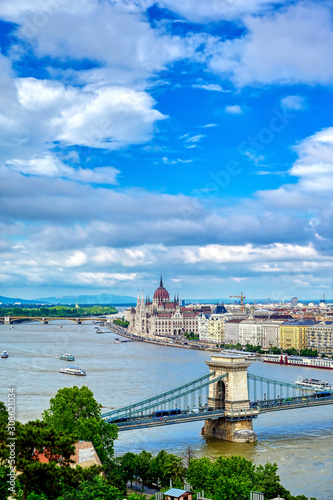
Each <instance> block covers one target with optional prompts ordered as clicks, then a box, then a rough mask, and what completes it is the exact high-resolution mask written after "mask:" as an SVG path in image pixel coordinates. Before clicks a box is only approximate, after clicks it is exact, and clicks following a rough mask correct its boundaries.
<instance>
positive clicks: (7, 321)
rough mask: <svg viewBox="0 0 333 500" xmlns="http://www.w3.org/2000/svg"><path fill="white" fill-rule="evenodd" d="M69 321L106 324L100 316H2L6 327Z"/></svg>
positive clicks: (2, 321)
mask: <svg viewBox="0 0 333 500" xmlns="http://www.w3.org/2000/svg"><path fill="white" fill-rule="evenodd" d="M59 320H67V321H74V323H76V324H77V325H80V324H81V323H82V322H84V321H98V322H99V323H106V322H107V319H106V318H100V317H99V316H84V317H78V316H70V317H69V316H68V317H67V316H63V317H62V316H54V317H53V316H45V317H43V316H0V323H3V324H4V325H11V324H13V323H21V322H22V321H39V322H40V323H42V324H43V325H47V324H48V323H49V322H50V321H59Z"/></svg>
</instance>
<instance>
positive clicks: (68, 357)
mask: <svg viewBox="0 0 333 500" xmlns="http://www.w3.org/2000/svg"><path fill="white" fill-rule="evenodd" d="M59 359H63V360H64V361H75V358H74V356H73V354H60V358H59Z"/></svg>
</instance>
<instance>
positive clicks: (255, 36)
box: [206, 2, 333, 86]
mask: <svg viewBox="0 0 333 500" xmlns="http://www.w3.org/2000/svg"><path fill="white" fill-rule="evenodd" d="M244 23H245V26H246V28H247V30H248V33H247V34H246V35H245V36H243V37H242V38H236V39H233V40H226V41H224V42H220V41H218V40H217V39H216V40H215V41H213V40H208V41H207V48H206V55H207V57H208V58H209V60H208V65H209V67H210V68H211V69H212V70H213V71H214V72H216V73H220V74H223V75H226V76H229V77H230V78H231V79H232V80H233V81H234V83H235V84H236V85H238V86H245V85H252V84H267V83H270V84H272V83H278V84H296V83H307V84H316V83H321V84H327V83H331V82H332V81H333V52H332V51H330V50H328V47H330V46H332V44H333V29H332V19H331V12H330V10H329V8H328V6H325V4H324V5H317V4H314V3H310V2H309V3H302V2H299V3H297V4H295V5H291V6H289V7H288V8H285V9H282V10H278V11H276V12H274V13H269V14H266V15H263V16H256V17H254V16H247V17H246V18H245V20H244Z"/></svg>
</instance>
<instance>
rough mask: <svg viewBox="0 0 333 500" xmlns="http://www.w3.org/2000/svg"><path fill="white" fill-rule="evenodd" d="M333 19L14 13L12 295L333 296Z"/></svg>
mask: <svg viewBox="0 0 333 500" xmlns="http://www.w3.org/2000/svg"><path fill="white" fill-rule="evenodd" d="M332 41H333V29H332V7H331V6H330V5H329V3H328V2H325V1H323V2H320V3H318V2H311V1H309V2H306V3H305V2H302V1H300V0H295V1H291V0H290V1H289V0H280V1H278V2H273V1H270V0H251V1H248V2H243V1H241V0H239V1H235V2H228V1H226V2H220V3H218V2H215V1H214V0H211V1H206V2H199V3H198V2H195V0H188V1H187V2H182V3H181V4H180V3H179V2H176V1H175V0H162V1H160V2H153V1H151V0H118V1H114V2H110V1H107V0H103V1H101V0H100V1H98V0H83V1H82V0H80V1H79V0H71V2H68V1H67V0H52V1H50V2H47V3H44V2H40V1H39V0H34V1H31V0H29V1H28V0H21V2H20V3H19V4H18V5H15V6H14V5H13V3H12V2H11V0H3V1H2V2H1V5H0V44H1V45H0V46H1V53H0V68H1V74H0V99H1V103H2V106H1V115H0V120H1V121H0V122H1V127H0V144H1V153H0V155H1V157H0V186H1V187H0V190H1V202H0V203H1V211H0V214H1V219H0V227H1V235H0V265H1V271H0V290H1V295H4V296H8V297H21V298H27V299H30V298H33V297H46V296H51V295H60V294H61V295H73V294H76V295H78V294H90V295H94V294H98V293H103V292H108V293H112V294H117V295H132V296H134V297H135V296H136V294H137V290H138V288H140V289H142V288H143V289H144V290H154V289H155V287H156V282H157V281H158V279H159V276H160V273H161V271H162V272H163V279H164V280H165V282H166V283H167V284H168V288H170V290H171V286H172V293H176V294H179V295H180V296H181V297H191V298H193V299H195V298H207V299H209V298H210V297H216V296H228V295H236V294H239V293H240V292H241V291H243V293H244V294H245V295H246V296H247V297H248V298H249V299H251V298H255V297H270V298H271V299H272V300H279V299H280V298H281V297H284V296H288V297H292V296H298V297H300V298H303V299H304V300H306V299H316V298H317V299H318V300H319V299H320V298H321V297H322V294H323V293H325V294H326V296H327V297H330V296H333V290H332V278H333V271H332V262H333V254H332V229H331V226H332V224H331V220H332V215H333V207H332V201H331V198H332V189H333V174H332V172H333V124H332V118H331V107H330V104H331V103H332V87H333V85H332V83H333V64H332V63H333V55H332V52H331V51H330V50H329V49H330V46H331V43H332Z"/></svg>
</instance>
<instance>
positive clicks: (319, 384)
mask: <svg viewBox="0 0 333 500" xmlns="http://www.w3.org/2000/svg"><path fill="white" fill-rule="evenodd" d="M295 384H297V385H300V386H302V387H313V388H314V389H326V390H328V391H333V384H330V383H329V382H325V381H324V380H318V379H316V378H303V377H297V380H295Z"/></svg>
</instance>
